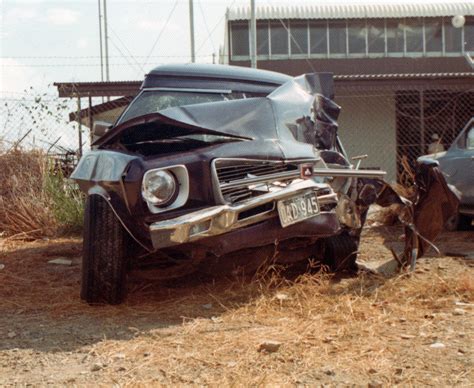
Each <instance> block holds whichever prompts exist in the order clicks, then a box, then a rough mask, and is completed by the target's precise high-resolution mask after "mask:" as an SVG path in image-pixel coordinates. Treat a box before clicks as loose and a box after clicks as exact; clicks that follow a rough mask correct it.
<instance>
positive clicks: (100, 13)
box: [97, 0, 104, 81]
mask: <svg viewBox="0 0 474 388" xmlns="http://www.w3.org/2000/svg"><path fill="white" fill-rule="evenodd" d="M97 4H98V6H99V49H100V80H101V81H103V80H104V50H103V48H102V9H101V6H100V0H97Z"/></svg>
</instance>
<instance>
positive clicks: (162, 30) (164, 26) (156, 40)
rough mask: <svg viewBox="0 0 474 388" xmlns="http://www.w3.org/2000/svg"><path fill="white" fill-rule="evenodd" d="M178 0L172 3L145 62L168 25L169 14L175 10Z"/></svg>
mask: <svg viewBox="0 0 474 388" xmlns="http://www.w3.org/2000/svg"><path fill="white" fill-rule="evenodd" d="M178 1H179V0H176V1H175V3H174V5H173V8H172V9H171V12H170V13H169V14H168V18H167V19H166V22H165V24H164V25H163V28H162V29H161V31H160V33H159V34H158V36H157V38H156V39H155V41H154V42H153V45H152V46H151V50H150V52H149V53H148V56H147V57H146V59H145V62H148V59H150V55H151V53H152V52H153V50H154V49H155V46H156V45H157V43H158V41H159V40H160V38H161V35H162V34H163V32H164V31H165V28H166V27H167V26H168V23H169V21H170V20H171V16H172V15H173V13H174V10H175V9H176V7H177V6H178Z"/></svg>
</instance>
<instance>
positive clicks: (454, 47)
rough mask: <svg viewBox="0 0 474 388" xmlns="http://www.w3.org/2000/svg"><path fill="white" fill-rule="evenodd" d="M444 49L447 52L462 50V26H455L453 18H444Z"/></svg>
mask: <svg viewBox="0 0 474 388" xmlns="http://www.w3.org/2000/svg"><path fill="white" fill-rule="evenodd" d="M444 49H445V51H446V52H447V53H460V52H461V51H462V28H455V27H453V25H452V24H451V18H445V19H444Z"/></svg>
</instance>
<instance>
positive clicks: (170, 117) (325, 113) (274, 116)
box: [94, 73, 340, 157]
mask: <svg viewBox="0 0 474 388" xmlns="http://www.w3.org/2000/svg"><path fill="white" fill-rule="evenodd" d="M332 97H333V80H332V74H330V73H313V74H305V75H302V76H299V77H296V78H294V79H292V80H290V81H288V82H286V83H285V84H283V85H282V86H280V87H279V88H277V89H275V91H274V92H272V93H271V94H270V95H268V96H267V97H260V98H248V99H241V100H232V101H222V102H212V103H204V104H196V105H187V106H181V107H174V108H168V109H164V110H162V111H160V112H157V113H154V114H149V115H146V116H141V117H138V118H135V119H132V120H129V121H127V122H124V123H123V124H121V125H119V126H117V127H114V128H112V129H111V130H110V131H109V132H108V133H106V134H105V135H104V136H103V137H101V138H100V139H98V140H97V141H96V142H95V143H94V145H97V146H100V147H101V148H107V146H108V145H110V144H113V143H115V142H116V141H117V140H118V141H120V138H121V137H123V136H126V135H127V133H131V132H133V131H141V130H144V127H145V126H146V127H148V128H149V127H150V125H154V124H155V125H156V134H155V133H154V134H153V136H155V135H156V138H158V139H159V138H165V137H166V138H170V137H173V136H180V135H185V134H198V133H200V134H203V133H207V134H221V135H225V136H230V137H234V138H236V139H242V140H267V141H268V140H275V141H277V142H279V143H281V144H282V149H283V150H285V149H288V150H289V149H293V150H295V149H299V151H303V152H302V153H303V154H302V155H300V157H303V156H306V157H309V156H310V155H309V153H311V154H313V155H314V153H313V151H312V149H313V146H315V147H316V148H319V149H329V148H331V147H332V146H333V145H334V142H335V135H336V132H337V123H336V120H337V117H338V115H339V110H340V107H339V106H338V105H336V104H335V103H334V102H333V101H332V100H331V98H332ZM159 124H166V129H163V127H161V128H160V125H159ZM283 153H284V154H287V152H283ZM290 153H291V154H294V152H290ZM287 156H290V155H287Z"/></svg>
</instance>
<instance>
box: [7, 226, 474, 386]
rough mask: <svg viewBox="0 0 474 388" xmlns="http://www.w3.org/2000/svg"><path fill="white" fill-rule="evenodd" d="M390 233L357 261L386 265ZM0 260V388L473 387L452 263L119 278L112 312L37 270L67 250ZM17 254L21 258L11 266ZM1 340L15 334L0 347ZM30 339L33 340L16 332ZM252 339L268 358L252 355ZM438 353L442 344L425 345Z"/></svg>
mask: <svg viewBox="0 0 474 388" xmlns="http://www.w3.org/2000/svg"><path fill="white" fill-rule="evenodd" d="M399 232H400V229H397V228H379V229H371V230H368V231H366V233H365V234H364V237H363V243H362V254H361V258H362V259H363V260H364V261H365V262H368V261H373V260H376V261H379V260H384V259H390V257H391V255H390V253H389V251H388V250H387V249H386V248H385V247H384V245H383V238H389V239H392V240H393V241H396V240H397V236H398V235H399ZM471 240H472V236H471V234H470V232H465V233H457V234H455V233H448V234H445V236H443V237H442V238H441V246H440V247H441V248H442V250H444V248H443V247H445V246H446V247H447V248H449V249H451V245H450V244H455V246H457V247H461V246H462V247H463V250H464V251H472V250H474V245H473V244H474V243H473V242H472V241H471ZM4 250H5V251H4V253H3V256H2V255H1V254H0V262H3V263H5V265H6V266H5V269H4V270H2V271H0V281H1V282H2V288H1V289H0V310H2V311H4V312H7V313H5V314H4V315H3V318H2V317H0V336H2V338H4V339H6V340H4V341H3V343H4V344H3V346H2V348H3V349H4V350H3V351H0V376H3V380H2V377H0V383H1V382H2V381H3V382H8V383H14V382H18V383H20V384H21V383H22V382H23V383H24V382H30V383H33V384H45V383H47V382H48V381H50V382H51V383H52V384H53V385H54V384H55V385H62V384H68V383H69V384H78V385H84V384H85V385H87V384H96V383H101V384H104V385H110V384H120V385H121V386H149V385H152V384H154V385H157V384H166V385H210V386H254V385H263V386H274V385H301V384H302V385H311V386H314V385H316V386H319V385H321V384H329V385H344V386H345V385H351V384H355V385H357V386H367V384H368V383H375V382H379V383H382V384H384V385H385V386H391V385H395V384H399V385H401V386H422V385H435V386H453V385H460V386H468V385H469V384H470V382H472V381H473V379H474V374H473V354H474V353H473V349H472V343H473V341H474V327H473V325H472V319H473V315H474V270H473V268H472V267H471V266H469V265H468V264H467V263H468V262H467V261H462V260H460V259H455V258H448V257H440V258H434V257H433V258H427V259H422V260H421V261H420V263H419V265H418V267H417V270H416V272H415V273H413V274H412V275H406V274H405V275H399V276H396V277H392V278H385V277H382V276H380V275H375V274H369V273H361V274H360V275H359V276H357V277H355V278H345V279H344V278H337V277H333V276H330V275H328V274H313V275H311V274H303V275H300V276H299V277H296V278H294V277H283V276H281V274H278V272H274V271H267V272H263V275H262V274H261V275H260V277H259V278H257V279H249V278H244V277H241V278H234V279H218V280H216V281H212V280H209V279H207V280H205V281H199V280H198V279H188V280H187V281H186V282H181V283H177V282H173V283H166V284H163V283H150V282H148V283H144V282H141V281H138V280H137V279H132V282H131V290H130V291H131V292H130V295H129V298H128V300H127V302H126V303H125V304H124V305H121V306H102V307H94V308H92V307H89V306H87V305H85V304H83V303H81V302H80V301H79V297H78V289H79V279H78V278H79V265H78V264H74V265H73V266H71V267H54V266H51V265H48V264H46V263H47V260H49V259H50V258H52V257H57V256H66V257H71V258H73V261H74V263H78V258H77V256H78V255H79V254H80V241H76V240H64V239H63V240H58V241H55V242H54V243H46V242H34V243H28V244H25V245H24V246H23V247H18V246H14V245H13V244H12V243H9V244H6V246H4ZM17 256H22V257H25V260H24V261H23V263H22V265H21V266H20V265H18V264H17V263H18V261H17V260H16V257H17ZM32 273H34V276H32V275H31V274H32ZM456 309H462V314H461V313H460V315H458V314H457V313H456V311H455V310H456ZM39 327H41V329H39ZM8 330H13V331H15V332H17V333H20V334H18V337H15V338H14V339H11V340H9V339H8V337H7V334H6V333H7V332H8ZM38 330H40V332H41V333H42V334H41V337H43V340H41V341H38V337H35V336H33V335H32V334H27V335H26V334H25V335H23V334H21V333H23V332H24V331H28V332H29V333H37V332H38ZM265 340H273V341H279V342H280V343H281V347H280V349H279V350H278V351H277V352H274V353H266V352H259V351H258V347H259V345H260V344H261V343H262V342H263V341H265ZM437 342H439V343H443V344H444V345H445V347H444V348H439V349H436V348H432V347H431V345H432V344H433V343H437ZM14 348H16V349H17V351H13V349H14ZM18 349H19V350H18ZM2 365H4V366H3V367H2ZM97 365H98V368H96V369H98V370H95V369H94V368H95V366H97ZM15 368H16V369H15ZM25 370H26V372H25ZM93 370H94V371H93ZM18 372H19V373H18Z"/></svg>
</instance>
